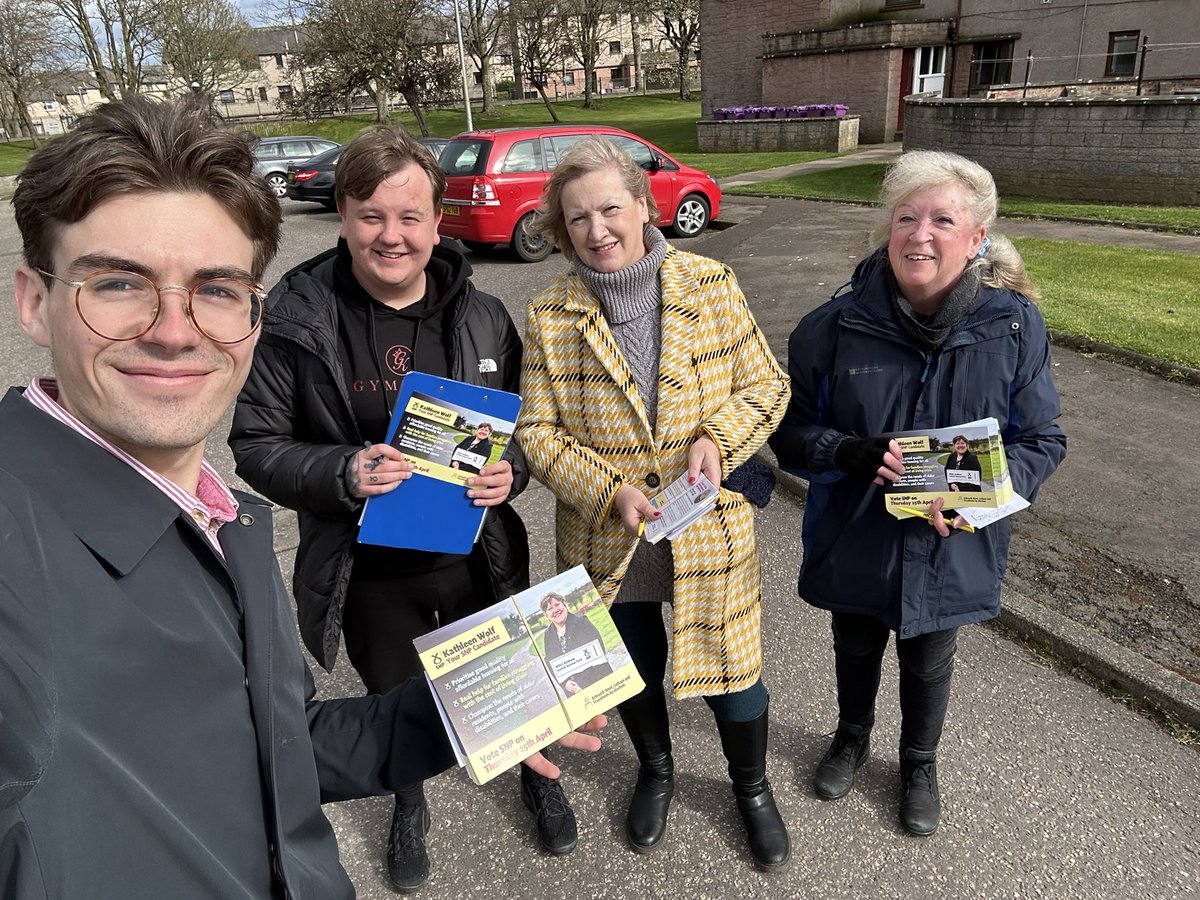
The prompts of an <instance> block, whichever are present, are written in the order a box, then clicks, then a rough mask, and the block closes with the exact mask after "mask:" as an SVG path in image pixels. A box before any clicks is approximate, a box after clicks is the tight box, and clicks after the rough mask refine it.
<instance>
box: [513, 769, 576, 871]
mask: <svg viewBox="0 0 1200 900" xmlns="http://www.w3.org/2000/svg"><path fill="white" fill-rule="evenodd" d="M521 799H522V800H524V801H525V806H526V807H528V809H529V811H530V812H531V813H533V814H534V815H535V816H537V829H538V839H539V840H540V841H541V842H542V846H543V847H545V848H546V852H547V853H553V854H554V855H555V856H563V855H565V854H567V853H570V852H571V851H572V850H574V849H575V845H576V844H577V843H579V834H578V831H577V830H576V827H575V813H574V811H573V810H572V809H571V804H570V803H568V802H567V795H566V794H564V793H563V789H562V785H561V784H559V783H558V779H556V778H544V777H542V776H541V775H538V774H537V773H535V772H534V771H533V770H532V769H530V768H529V767H528V766H521Z"/></svg>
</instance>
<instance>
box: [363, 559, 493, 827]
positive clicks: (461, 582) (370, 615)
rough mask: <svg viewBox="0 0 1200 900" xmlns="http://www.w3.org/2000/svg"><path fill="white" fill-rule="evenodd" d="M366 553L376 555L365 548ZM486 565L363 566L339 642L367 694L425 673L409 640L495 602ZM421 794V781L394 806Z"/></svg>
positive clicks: (403, 791) (469, 562) (398, 794)
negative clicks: (412, 568)
mask: <svg viewBox="0 0 1200 900" xmlns="http://www.w3.org/2000/svg"><path fill="white" fill-rule="evenodd" d="M360 552H362V551H360ZM365 552H367V553H378V552H379V551H378V550H376V549H375V548H371V547H368V548H367V549H366V551H365ZM485 566H486V563H483V562H482V561H481V560H479V559H478V558H477V557H475V556H474V555H472V556H468V557H464V558H463V559H461V560H458V561H457V562H455V563H454V564H453V565H450V566H447V567H445V568H442V569H436V570H433V571H430V572H406V573H398V574H397V573H386V572H384V571H380V569H379V567H374V568H371V567H368V566H363V567H362V568H363V569H364V570H365V571H366V572H367V573H368V574H367V575H366V576H363V575H361V574H360V575H359V577H353V576H352V577H351V579H350V586H349V588H348V589H347V591H346V606H345V609H344V611H343V613H342V640H343V641H344V642H345V644H346V655H347V656H348V657H349V658H350V664H351V665H352V666H354V670H355V671H356V672H358V677H359V678H361V679H362V681H363V684H364V685H365V686H366V688H367V691H368V692H369V693H372V694H384V693H387V692H388V691H390V690H391V689H392V688H394V687H395V686H396V685H398V684H400V683H401V682H403V681H405V680H407V679H409V678H412V677H414V676H421V675H423V673H424V671H425V670H424V669H423V668H422V667H421V659H420V656H419V655H418V654H417V650H416V648H415V647H414V646H413V643H412V642H413V638H415V637H419V636H420V635H422V634H426V633H428V632H430V631H433V629H434V628H437V627H438V626H440V625H446V624H448V623H450V622H454V621H456V620H458V619H461V618H462V617H463V616H468V615H470V614H471V613H474V612H477V611H478V610H480V609H483V608H484V607H485V606H489V605H491V604H492V603H495V602H496V600H495V589H494V588H493V587H492V585H491V581H490V579H489V578H488V573H487V569H486V568H485ZM434 727H440V726H434ZM423 796H424V794H423V791H422V788H421V782H417V783H415V784H411V785H405V786H403V787H401V788H400V790H398V791H397V792H396V800H397V802H398V803H399V805H400V806H406V807H407V806H413V805H415V804H416V803H417V802H418V801H419V800H420V799H421V798H422V797H423Z"/></svg>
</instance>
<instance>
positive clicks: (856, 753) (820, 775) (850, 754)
mask: <svg viewBox="0 0 1200 900" xmlns="http://www.w3.org/2000/svg"><path fill="white" fill-rule="evenodd" d="M870 755H871V727H870V726H869V725H867V726H862V725H850V724H848V723H846V722H842V721H840V720H839V721H838V727H837V731H836V732H835V733H834V735H833V743H831V744H830V745H829V749H828V750H826V751H825V756H824V757H822V759H821V762H820V763H819V764H818V765H817V769H816V771H815V772H813V789H814V790H815V791H816V792H817V796H818V797H820V798H821V799H822V800H837V799H838V798H839V797H845V796H846V795H847V794H848V793H850V788H852V787H854V773H855V771H856V770H857V769H858V768H859V767H860V766H861V765H862V764H863V763H865V762H866V761H867V757H868V756H870Z"/></svg>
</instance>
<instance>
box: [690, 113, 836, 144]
mask: <svg viewBox="0 0 1200 900" xmlns="http://www.w3.org/2000/svg"><path fill="white" fill-rule="evenodd" d="M696 142H697V144H698V145H699V147H700V152H701V153H715V152H721V153H752V152H764V151H771V150H816V151H824V152H826V153H848V152H849V151H851V150H854V149H856V148H857V147H858V116H840V117H839V116H821V117H820V118H816V119H735V120H727V121H721V122H718V121H715V120H707V119H706V120H703V121H700V122H697V123H696Z"/></svg>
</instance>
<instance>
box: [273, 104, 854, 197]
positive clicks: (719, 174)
mask: <svg viewBox="0 0 1200 900" xmlns="http://www.w3.org/2000/svg"><path fill="white" fill-rule="evenodd" d="M598 102H599V108H598V109H583V107H582V106H581V105H580V101H578V100H570V101H567V100H564V101H561V102H559V103H555V104H554V108H555V111H556V112H557V113H558V118H559V121H561V122H562V123H564V124H567V125H612V126H615V127H616V128H624V129H625V130H626V131H631V132H633V133H634V134H637V135H641V136H642V137H644V138H646V139H647V140H648V141H650V142H652V143H654V144H657V145H658V146H659V147H661V148H662V149H663V150H666V151H667V152H668V153H670V154H671V155H672V156H674V157H676V158H677V159H678V160H679V161H680V162H681V163H684V164H685V165H689V166H695V167H696V168H698V169H703V170H704V171H706V172H708V173H709V174H710V175H712V176H713V177H714V178H724V177H725V176H726V175H738V174H740V173H742V172H753V171H756V170H758V169H770V168H773V167H775V166H785V165H789V164H791V163H798V162H808V161H809V160H813V159H824V158H825V157H827V156H833V155H835V154H832V153H804V152H785V153H700V152H699V151H698V150H697V147H696V121H697V120H698V119H699V118H700V104H699V102H697V101H688V102H684V101H681V100H677V99H675V98H674V97H671V96H666V95H653V96H646V97H637V96H634V97H607V98H603V99H601V100H599V101H598ZM426 120H427V121H428V123H429V130H430V132H431V133H432V134H434V135H438V136H441V137H452V136H453V135H456V134H459V133H460V132H462V131H464V130H466V127H467V121H466V115H465V114H464V113H463V112H462V111H461V110H447V109H435V110H431V111H430V112H429V113H427V114H426ZM391 121H393V122H399V123H401V124H402V125H404V126H405V127H406V128H408V129H409V130H410V131H412V132H413V133H414V134H416V133H418V131H417V123H416V119H415V118H413V115H412V113H409V112H401V113H394V114H393V115H392V117H391ZM551 121H552V120H551V118H550V114H549V113H547V112H546V107H545V105H544V104H542V103H517V104H512V105H507V106H501V107H499V109H498V112H497V114H496V115H495V116H493V117H489V118H486V119H485V118H482V117H481V116H480V115H479V114H478V112H476V113H474V122H473V124H474V126H475V127H476V128H480V129H482V128H509V127H512V126H520V125H545V124H548V123H550V122H551ZM373 124H375V116H374V115H373V114H366V115H355V116H343V117H340V118H336V119H322V120H321V121H318V122H272V123H268V124H264V125H255V126H253V128H254V130H255V131H256V132H258V133H259V134H261V135H263V136H264V137H268V136H275V135H282V134H315V135H320V136H321V137H327V138H330V139H331V140H335V141H339V142H342V143H345V142H346V141H348V140H350V139H351V138H353V137H354V136H355V135H356V134H358V133H359V132H361V131H363V130H364V129H366V128H370V127H371V126H372V125H373Z"/></svg>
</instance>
